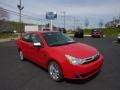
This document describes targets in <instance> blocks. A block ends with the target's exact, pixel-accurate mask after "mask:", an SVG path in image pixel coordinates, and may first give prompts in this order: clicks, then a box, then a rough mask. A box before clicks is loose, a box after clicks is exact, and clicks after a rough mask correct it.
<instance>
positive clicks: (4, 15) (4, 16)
mask: <svg viewBox="0 0 120 90" xmlns="http://www.w3.org/2000/svg"><path fill="white" fill-rule="evenodd" d="M8 19H9V13H8V12H7V11H6V10H5V9H4V8H2V7H0V20H8Z"/></svg>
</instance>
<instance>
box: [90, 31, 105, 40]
mask: <svg viewBox="0 0 120 90" xmlns="http://www.w3.org/2000/svg"><path fill="white" fill-rule="evenodd" d="M91 36H92V37H93V38H101V37H103V34H102V31H101V29H93V30H92V33H91Z"/></svg>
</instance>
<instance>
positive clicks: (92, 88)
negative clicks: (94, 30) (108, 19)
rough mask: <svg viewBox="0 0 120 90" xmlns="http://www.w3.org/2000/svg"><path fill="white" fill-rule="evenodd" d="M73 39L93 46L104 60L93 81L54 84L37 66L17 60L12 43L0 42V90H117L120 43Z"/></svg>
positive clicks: (119, 75)
mask: <svg viewBox="0 0 120 90" xmlns="http://www.w3.org/2000/svg"><path fill="white" fill-rule="evenodd" d="M76 40H77V41H80V42H84V43H87V44H90V45H92V46H95V47H97V48H98V49H99V50H100V52H101V53H102V54H103V55H104V57H105V61H104V65H103V69H102V71H101V73H99V74H98V75H97V76H94V78H91V79H89V80H87V81H85V82H81V81H73V80H64V81H63V82H61V83H57V82H54V81H52V80H51V79H50V78H49V76H48V74H47V72H46V71H45V70H43V69H41V68H40V67H38V66H37V65H35V64H33V63H31V62H29V61H25V62H21V61H19V57H18V53H17V49H16V45H15V42H14V41H12V42H5V43H0V90H120V44H118V43H116V42H115V41H114V40H112V39H99V38H97V39H95V38H93V39H92V38H84V39H76Z"/></svg>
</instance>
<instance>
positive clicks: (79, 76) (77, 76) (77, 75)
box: [75, 74, 83, 79]
mask: <svg viewBox="0 0 120 90" xmlns="http://www.w3.org/2000/svg"><path fill="white" fill-rule="evenodd" d="M75 78H78V79H82V78H83V76H82V75H80V74H76V75H75Z"/></svg>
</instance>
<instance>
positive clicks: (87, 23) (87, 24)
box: [85, 18, 89, 28]
mask: <svg viewBox="0 0 120 90" xmlns="http://www.w3.org/2000/svg"><path fill="white" fill-rule="evenodd" d="M88 26H89V20H88V18H86V20H85V27H86V28H88Z"/></svg>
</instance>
